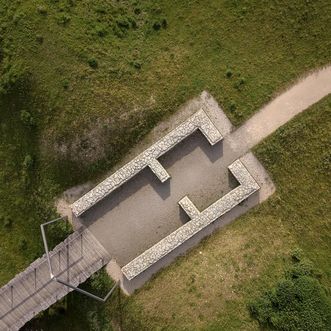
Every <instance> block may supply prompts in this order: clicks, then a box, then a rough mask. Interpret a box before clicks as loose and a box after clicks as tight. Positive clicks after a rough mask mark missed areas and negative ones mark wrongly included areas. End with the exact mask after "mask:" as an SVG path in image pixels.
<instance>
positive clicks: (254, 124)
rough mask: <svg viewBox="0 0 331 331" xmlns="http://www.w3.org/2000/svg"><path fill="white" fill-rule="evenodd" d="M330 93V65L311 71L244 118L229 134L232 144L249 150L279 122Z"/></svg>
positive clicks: (275, 127)
mask: <svg viewBox="0 0 331 331" xmlns="http://www.w3.org/2000/svg"><path fill="white" fill-rule="evenodd" d="M330 93H331V66H329V67H326V68H324V69H321V70H319V71H317V72H314V73H312V74H311V75H309V76H307V77H306V78H304V79H302V80H301V81H299V82H298V83H297V84H295V85H294V86H293V87H291V88H290V89H288V90H287V91H286V92H284V93H282V94H281V95H279V96H278V97H276V98H275V99H274V100H272V101H271V102H270V103H268V104H267V105H266V106H265V107H263V108H262V109H261V110H259V111H258V112H257V113H256V114H255V115H253V116H252V117H251V118H250V119H249V120H247V121H246V122H245V123H244V124H243V125H242V126H241V127H239V129H238V130H236V131H235V132H234V133H233V135H232V148H233V149H235V150H244V149H246V150H249V149H251V148H252V147H253V146H255V145H256V144H258V143H259V142H260V141H262V140H263V139H264V138H266V137H267V136H268V135H270V134H271V133H273V132H274V131H275V130H276V129H278V128H279V127H280V126H282V125H284V124H285V123H286V122H288V121H289V120H291V119H292V118H293V117H294V116H296V115H297V114H299V113H301V112H302V111H304V110H305V109H307V108H308V107H310V106H311V105H313V104H314V103H316V102H317V101H319V100H320V99H322V98H323V97H325V96H326V95H328V94H330Z"/></svg>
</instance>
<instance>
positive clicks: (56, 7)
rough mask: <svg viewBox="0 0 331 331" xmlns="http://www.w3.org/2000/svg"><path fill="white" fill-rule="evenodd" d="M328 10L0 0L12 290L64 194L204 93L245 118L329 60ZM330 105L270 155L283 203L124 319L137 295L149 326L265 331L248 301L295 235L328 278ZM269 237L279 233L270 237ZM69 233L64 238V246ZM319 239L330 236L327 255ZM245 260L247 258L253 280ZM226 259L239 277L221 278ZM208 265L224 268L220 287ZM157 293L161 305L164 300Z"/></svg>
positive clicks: (2, 225)
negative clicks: (257, 330)
mask: <svg viewBox="0 0 331 331" xmlns="http://www.w3.org/2000/svg"><path fill="white" fill-rule="evenodd" d="M329 9H330V2H329V1H327V0H318V1H301V0H295V1H290V2H289V1H285V0H272V1H266V0H264V1H258V0H254V1H244V0H243V1H228V0H223V1H216V0H212V1H209V2H208V5H206V3H205V1H188V0H184V1H180V2H176V3H174V2H173V1H166V0H160V1H157V2H155V1H150V0H147V1H144V2H137V1H130V0H125V1H107V2H105V1H101V0H95V1H76V0H48V1H44V0H25V1H19V0H12V1H7V0H0V236H1V242H0V283H1V284H4V283H5V282H7V281H8V280H9V279H10V278H12V277H13V276H14V275H15V274H16V273H17V272H18V271H20V270H22V269H23V268H24V267H26V266H27V265H28V264H29V263H30V262H31V261H32V260H34V259H35V258H36V257H37V256H39V255H40V254H41V253H42V252H43V248H42V241H41V237H38V235H37V234H38V233H39V224H40V223H41V222H44V221H47V220H50V219H52V218H53V217H55V216H56V212H55V210H54V207H53V205H54V198H55V197H56V196H57V195H58V194H60V193H61V192H62V191H63V190H64V189H66V188H68V187H69V186H71V185H74V184H77V183H80V182H83V181H86V180H88V179H93V178H96V176H98V175H100V174H101V173H102V172H103V171H105V170H108V169H109V168H110V167H111V166H112V165H114V164H115V163H116V162H118V160H119V159H120V158H121V157H122V156H123V154H124V153H125V152H127V150H128V149H129V148H130V146H132V144H134V143H136V142H137V141H139V139H141V137H142V136H143V135H145V134H146V133H147V132H148V131H149V130H150V129H151V128H152V127H153V126H154V125H155V123H156V122H158V121H159V120H161V119H162V118H164V117H165V116H167V115H169V114H170V113H172V112H174V111H175V110H177V109H178V106H179V105H180V104H182V103H183V102H185V101H187V100H188V99H189V98H190V97H192V96H196V95H198V94H199V93H201V91H202V90H204V89H207V90H208V91H209V92H211V93H212V94H213V96H214V97H216V99H217V100H218V101H219V102H220V104H221V105H222V107H223V108H224V110H225V111H226V113H227V114H228V115H229V117H230V118H231V120H232V121H233V122H234V123H235V124H239V123H242V122H243V121H244V120H245V119H247V118H248V117H249V116H250V115H251V114H252V113H253V112H255V111H256V110H257V109H258V108H259V107H261V106H262V105H263V104H264V103H266V102H267V101H268V100H269V99H270V98H271V97H272V96H273V95H274V94H275V93H278V92H279V91H280V90H281V89H283V88H285V87H286V86H287V85H288V84H289V83H290V82H292V81H293V80H295V79H297V78H298V77H299V76H300V75H302V74H304V73H306V72H307V71H309V70H312V69H314V68H318V67H320V66H322V65H325V64H327V63H328V62H329V61H330V55H331V47H330V46H331V44H330V39H329V30H328V26H330V23H331V22H330V19H331V18H330V15H326V14H325V13H326V12H327V11H328V10H329ZM326 108H327V104H326V103H324V104H322V106H320V107H319V108H318V109H317V112H318V113H319V114H320V117H315V116H313V115H304V116H310V117H309V121H311V122H312V123H314V124H315V125H316V126H320V128H321V129H319V130H320V131H319V130H318V131H317V130H316V129H315V126H312V127H311V125H310V124H309V123H310V122H309V121H308V120H305V119H306V117H302V118H303V120H301V121H300V123H301V124H300V125H301V127H299V128H298V129H296V125H294V124H292V126H289V127H287V129H286V130H284V131H280V133H278V136H277V137H279V135H282V137H281V138H275V139H274V140H272V139H271V140H270V139H269V141H268V142H267V143H266V144H263V145H262V146H261V147H260V149H259V150H258V154H259V156H260V157H261V158H263V160H264V163H265V165H266V167H267V169H268V170H270V171H271V172H272V174H273V175H274V177H275V180H276V182H277V184H278V187H279V191H278V192H277V194H276V196H275V197H274V198H273V199H272V200H271V201H270V202H268V203H267V204H264V205H263V206H261V207H260V208H259V209H258V210H257V211H254V212H252V213H250V214H249V215H248V216H245V217H244V218H242V219H241V221H239V222H237V223H236V224H235V225H234V226H233V227H232V226H231V227H229V228H228V229H227V230H226V231H224V233H223V234H219V235H218V236H217V237H215V239H210V240H209V241H206V242H205V243H204V244H203V245H202V247H200V248H199V249H203V247H204V245H209V246H208V252H209V250H211V253H210V254H209V253H208V254H207V253H205V254H201V255H197V257H198V258H195V259H194V260H195V261H197V262H194V265H195V266H196V269H197V270H196V271H195V273H196V274H195V273H194V272H193V270H192V256H194V254H197V252H198V251H197V250H196V251H193V252H192V253H191V255H189V256H188V257H186V258H183V259H181V260H179V261H178V262H177V263H176V264H175V265H174V266H173V267H171V268H169V269H168V270H167V271H166V272H164V273H162V274H161V275H160V276H159V277H158V280H157V281H155V282H152V283H151V285H149V286H150V288H149V289H148V288H147V289H144V290H143V291H141V292H140V293H139V294H138V295H137V297H136V298H135V299H133V300H130V301H129V303H126V301H125V307H124V308H123V315H125V317H123V323H127V321H129V320H131V321H132V323H131V324H132V325H137V324H135V323H137V321H138V317H137V316H138V315H139V314H140V313H138V308H137V309H136V308H134V307H136V306H135V305H136V304H137V305H138V307H140V306H141V310H142V311H144V316H147V318H146V320H143V321H142V322H143V323H144V327H145V326H146V328H147V327H149V326H151V327H154V326H155V327H156V328H157V327H159V326H160V325H161V326H162V327H163V326H165V325H169V328H170V329H171V330H175V329H176V328H181V329H183V328H186V327H191V330H192V329H194V328H200V327H205V326H206V325H207V324H208V323H207V321H208V320H211V316H215V314H216V315H217V316H218V314H220V312H221V311H222V312H223V311H224V312H225V313H224V314H223V313H222V314H220V315H219V316H218V317H217V318H216V319H217V321H216V322H215V323H216V324H215V325H216V326H215V327H214V326H213V325H211V326H208V327H210V328H211V329H212V328H214V329H216V330H217V328H218V329H219V325H223V326H224V328H225V329H228V330H230V329H231V328H232V329H238V328H239V327H242V328H247V329H249V328H254V326H255V325H256V324H254V322H252V320H251V319H250V318H249V317H248V316H247V311H246V308H245V307H246V306H245V304H246V303H245V302H244V301H245V300H244V299H243V298H244V297H245V298H246V297H247V298H248V297H252V296H251V293H253V294H254V295H255V294H256V293H257V292H258V291H259V290H260V287H261V288H262V287H263V285H268V286H269V285H270V284H272V283H273V282H275V281H276V278H277V276H279V274H280V269H281V268H282V266H283V264H284V262H283V260H282V258H281V257H282V256H285V255H284V254H286V253H287V251H288V249H290V247H291V246H292V242H293V244H294V243H295V242H296V241H297V240H298V238H306V241H304V242H302V243H300V246H301V247H302V248H303V249H304V250H305V251H309V252H310V253H309V258H310V259H311V260H313V261H314V263H315V264H316V265H317V266H318V267H321V269H322V271H323V275H324V277H323V279H322V282H324V283H325V284H326V285H329V277H330V271H328V269H327V267H326V264H327V263H326V252H327V249H329V248H330V247H329V246H328V244H327V239H330V238H329V237H327V236H328V234H327V231H322V230H325V229H329V225H328V223H327V221H326V217H327V216H328V215H330V213H329V209H328V206H327V204H326V201H328V200H327V197H328V194H329V192H328V190H327V188H328V185H327V184H326V182H327V179H328V178H329V177H326V175H325V174H324V173H325V172H326V171H330V162H329V161H330V153H329V152H326V151H327V150H328V147H329V146H327V133H326V132H327V131H325V130H327V118H326V117H327V116H328V114H329V113H328V112H327V110H326ZM310 114H311V113H310ZM295 123H296V122H295ZM302 123H304V124H302ZM297 125H299V124H297ZM308 127H309V128H311V129H312V132H314V134H315V136H314V135H311V134H310V133H309V132H306V131H307V130H308ZM323 128H324V129H323ZM296 130H297V131H296ZM283 136H284V137H283ZM315 137H319V138H320V139H321V141H320V140H318V139H317V138H315ZM277 139H279V140H277ZM283 141H286V142H287V145H283ZM292 141H293V142H295V143H293V145H291V146H289V142H292ZM303 141H304V142H305V143H303ZM287 150H289V151H291V152H292V153H294V154H293V155H294V156H290V154H287ZM299 151H301V152H302V154H305V153H306V154H305V157H304V156H303V155H302V154H300V152H299ZM307 156H309V158H308V160H307ZM312 156H313V157H312ZM292 157H293V158H295V160H294V159H292ZM288 160H289V161H290V162H289V164H291V165H292V166H293V167H294V168H295V170H293V169H291V168H288V165H287V164H285V162H287V161H288ZM317 161H319V162H317ZM304 164H305V165H304ZM299 173H300V174H301V175H302V176H301V177H300V178H298V174H299ZM299 182H300V183H301V184H302V185H303V186H304V187H302V186H299V185H298V183H299ZM294 188H295V191H294ZM315 189H316V190H317V192H316V194H315V195H314V196H312V197H311V196H310V193H311V191H312V190H315ZM314 192H315V191H314ZM293 193H295V194H294V195H293ZM322 204H324V205H323V206H322ZM318 215H319V216H318ZM246 224H249V226H248V225H246ZM268 230H270V232H271V234H272V233H278V234H279V236H278V235H277V237H276V236H275V237H272V238H270V236H267V233H269V232H268ZM254 231H255V237H254V233H253V232H254ZM266 232H267V233H266ZM63 233H65V231H63V229H62V230H59V231H54V232H53V235H52V238H53V239H54V240H53V241H54V243H55V242H56V241H57V240H60V239H61V237H62V235H63ZM246 233H250V236H251V237H249V236H248V237H247V238H246V237H245V234H246ZM259 233H263V234H264V235H263V236H262V238H260V237H257V234H259ZM317 233H318V234H321V235H319V236H318V237H317ZM271 234H270V235H271ZM247 235H248V234H247ZM280 236H283V237H282V238H281V239H280V238H279V237H280ZM217 238H218V239H217ZM230 239H231V240H230ZM213 240H214V241H213ZM309 240H313V241H314V242H319V243H320V245H319V246H318V247H317V248H316V247H315V248H314V247H312V244H311V242H310V241H309ZM224 242H225V245H224ZM270 242H271V245H270V247H269V246H268V245H269V244H270ZM267 244H268V245H267ZM220 247H222V249H224V251H223V250H220V249H219V248H220ZM261 247H263V249H264V252H262V253H261V250H260V249H259V248H261ZM255 250H258V251H259V253H261V255H260V256H259V257H258V258H256V254H257V253H256V252H255ZM194 252H195V253H194ZM212 252H214V254H213V253H212ZM225 252H227V254H225ZM235 253H236V254H235ZM228 256H230V257H231V258H230V259H227V257H228ZM202 258H204V260H201V259H202ZM199 259H200V260H201V261H200V260H199ZM199 261H200V262H199ZM179 264H180V270H182V271H178V270H179V267H178V266H179ZM241 264H244V265H246V264H247V270H246V271H245V272H244V273H243V275H241V274H239V273H238V270H241ZM220 266H223V267H224V268H225V269H223V271H224V272H226V273H227V274H229V275H231V277H232V278H231V277H230V278H228V277H225V273H224V274H222V275H221V276H220V271H219V268H220ZM176 268H177V269H176ZM199 268H201V270H200V269H199ZM191 270H192V271H191ZM199 270H200V271H199ZM202 270H204V273H207V274H210V275H214V277H215V278H214V279H211V280H209V281H211V282H212V284H213V287H212V289H211V288H210V287H209V286H207V285H208V283H206V281H207V280H204V277H205V276H204V273H203V272H202ZM252 270H254V271H252ZM275 270H276V271H277V272H275V273H274V271H275ZM175 271H176V272H175ZM223 271H222V273H223ZM250 272H253V274H252V273H250ZM255 273H256V275H255ZM277 273H278V275H277ZM169 274H170V275H172V276H173V277H172V279H171V277H170V280H171V281H169V278H168V277H169V276H167V275H169ZM176 274H179V275H181V278H178V276H174V275H176ZM258 275H261V276H259V277H258ZM216 276H217V277H216ZM250 277H252V278H253V279H255V278H256V279H259V283H255V282H254V281H253V280H252V279H250ZM254 277H255V278H254ZM242 278H244V279H242ZM166 279H167V281H166ZM175 280H177V281H178V285H177V286H176V287H174V289H170V284H172V282H173V281H175ZM163 282H167V283H169V285H167V284H165V283H163ZM158 284H159V285H158ZM197 284H205V289H204V290H203V291H202V290H201V288H200V285H197ZM226 284H227V285H228V287H226V286H225V285H226ZM216 285H217V286H218V287H217V288H215V286H216ZM159 286H161V288H160V289H158V287H159ZM230 286H232V287H233V288H231V290H230ZM236 286H237V287H236ZM157 289H158V291H159V293H160V295H159V294H158V297H160V298H161V297H162V300H161V301H160V302H157V303H155V301H154V300H155V298H154V297H153V295H154V294H153V293H157V292H154V290H155V291H156V290H157ZM175 290H176V291H178V293H181V294H182V295H179V294H176V293H177V292H175ZM165 291H167V293H166V292H165ZM172 291H173V292H172ZM171 293H173V295H170V294H171ZM72 297H75V295H73V296H72ZM73 300H76V299H73ZM77 300H79V299H77ZM148 302H149V303H148ZM199 302H200V303H199ZM201 302H204V306H203V307H201V306H199V305H201ZM158 304H159V305H160V310H159V311H158V313H157V314H156V313H155V310H154V309H156V306H157V305H158ZM177 304H178V305H177ZM234 304H239V308H235V307H234V306H233V305H234ZM139 305H140V306H139ZM84 307H85V308H86V309H87V310H88V309H89V305H88V304H86V306H84ZM126 307H127V308H126ZM196 307H199V312H198V313H196V311H198V309H196ZM85 308H82V309H85ZM91 309H92V308H91ZM125 309H127V310H128V311H129V313H128V314H125ZM215 309H217V311H216V310H215ZM92 310H93V309H92ZM92 310H91V311H92ZM231 311H232V312H231ZM235 311H238V312H239V316H237V314H235ZM150 316H154V317H153V318H151V317H150ZM68 319H70V318H69V317H68ZM153 319H155V320H153ZM66 323H69V324H68V325H70V327H71V330H75V326H74V325H76V324H77V325H78V326H77V329H78V330H81V329H82V327H81V324H79V323H78V322H77V323H72V324H70V322H69V320H66ZM227 323H228V324H227ZM252 325H254V326H252ZM175 326H176V327H175ZM140 330H143V328H140Z"/></svg>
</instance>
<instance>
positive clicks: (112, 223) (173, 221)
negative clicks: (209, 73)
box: [58, 66, 331, 266]
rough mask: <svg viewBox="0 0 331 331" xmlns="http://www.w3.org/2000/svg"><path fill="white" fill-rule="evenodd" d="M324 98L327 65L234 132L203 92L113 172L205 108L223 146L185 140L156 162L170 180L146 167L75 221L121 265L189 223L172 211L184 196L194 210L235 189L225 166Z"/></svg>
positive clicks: (329, 87) (265, 192) (73, 193)
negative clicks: (220, 134) (82, 225)
mask: <svg viewBox="0 0 331 331" xmlns="http://www.w3.org/2000/svg"><path fill="white" fill-rule="evenodd" d="M329 93H331V66H330V67H327V68H324V69H321V70H320V71H317V72H315V73H312V74H310V75H309V76H307V77H306V78H304V79H302V80H300V81H299V82H298V83H297V84H295V85H294V86H293V87H292V88H290V89H288V90H287V91H286V92H284V93H282V94H281V95H279V96H278V97H276V98H275V99H274V100H273V101H272V102H270V103H269V104H267V105H266V106H265V107H263V108H262V109H261V110H260V111H258V112H257V113H256V114H255V115H254V116H252V117H251V118H250V119H249V120H248V121H247V122H246V123H244V124H243V125H242V126H241V127H239V128H238V129H237V130H234V128H233V127H232V125H231V123H230V122H229V121H228V119H227V118H226V117H225V115H224V114H223V112H222V111H221V109H220V108H219V107H218V105H217V104H216V102H215V101H214V99H213V98H211V97H210V96H209V95H208V93H206V92H204V93H202V95H201V96H200V97H199V98H196V99H194V100H191V101H190V102H188V103H187V104H186V105H184V106H183V107H182V108H181V109H180V110H179V111H178V112H177V113H176V114H174V115H173V116H172V117H171V118H169V119H168V120H166V121H164V122H163V123H161V124H160V125H158V126H157V127H156V128H155V129H154V130H153V131H152V132H151V133H150V134H149V135H148V136H147V137H146V138H145V139H144V140H143V142H141V143H140V144H139V145H138V146H137V147H135V148H134V149H133V150H132V152H131V153H129V155H128V156H127V157H126V158H125V159H124V160H123V161H122V162H121V164H119V165H118V166H117V167H116V168H114V169H112V172H114V171H115V170H116V169H117V168H119V167H120V166H121V165H123V164H124V163H126V162H127V161H128V160H130V159H132V158H133V157H134V156H135V155H137V154H139V153H140V152H141V151H143V150H144V149H145V148H146V147H148V146H150V145H151V144H152V143H153V142H155V141H156V140H157V139H159V138H160V137H163V136H164V135H165V134H166V133H167V132H169V131H170V130H171V129H173V128H174V127H176V126H177V125H178V124H180V123H181V122H183V121H184V120H185V119H186V118H187V117H188V116H189V115H191V114H192V113H193V112H195V111H196V110H198V109H199V108H200V107H201V106H206V105H207V108H209V109H211V110H212V111H209V110H207V113H208V115H209V116H210V117H211V118H212V119H213V120H214V121H215V123H216V124H217V127H218V128H219V130H220V131H221V133H222V134H223V136H224V139H223V141H222V142H220V143H218V144H216V145H215V146H210V145H209V144H208V142H207V140H206V139H205V138H204V137H203V136H202V135H201V134H200V133H196V134H194V135H192V136H191V137H188V138H187V139H186V140H185V141H183V142H182V143H181V144H179V145H178V146H177V147H176V148H174V149H173V150H171V151H170V152H168V153H167V154H165V155H164V156H162V158H160V162H161V164H162V165H163V166H164V167H165V168H166V170H167V171H168V172H169V173H170V175H171V179H170V180H169V181H168V182H166V183H164V184H162V183H160V182H159V181H158V179H157V178H156V177H155V176H154V175H153V174H152V172H151V171H150V170H148V169H146V170H145V171H143V172H141V173H140V174H138V175H137V176H136V177H134V178H133V179H132V180H130V181H129V182H128V183H126V184H125V185H123V186H122V187H121V188H120V189H119V190H117V191H115V192H114V193H113V194H111V195H110V196H109V197H108V198H106V199H104V200H103V201H102V202H100V203H98V204H97V205H96V206H95V207H94V208H92V209H91V210H90V211H88V212H87V213H85V214H84V215H83V217H81V218H80V219H79V220H78V221H79V222H81V223H82V224H84V225H86V226H88V227H89V229H90V230H91V231H92V233H93V234H94V235H95V236H96V237H97V239H98V240H99V241H100V242H101V243H102V244H103V245H104V247H105V248H106V249H107V250H108V252H109V253H110V254H111V255H112V256H113V257H114V259H115V260H116V261H117V263H118V264H119V265H120V266H123V265H124V264H126V263H127V262H129V261H130V260H132V259H133V258H134V257H136V256H138V255H139V254H140V253H142V252H143V251H144V250H146V249H147V248H149V247H151V246H152V245H153V244H155V243H156V242H158V241H159V240H160V239H162V238H163V237H165V236H166V235H167V234H169V233H171V232H172V231H174V230H175V229H177V228H178V227H180V226H181V225H182V224H183V223H185V222H187V221H188V220H189V219H188V218H187V216H186V215H185V213H184V212H182V211H181V210H180V208H179V206H178V201H179V200H180V199H181V198H182V197H183V196H185V195H186V194H187V195H188V196H189V197H190V198H191V200H192V202H193V203H194V204H195V205H196V206H197V207H198V208H199V209H200V210H202V209H204V208H205V207H207V206H208V205H209V204H211V203H212V202H214V201H215V200H217V199H218V198H220V197H221V196H222V195H224V194H225V193H227V192H228V191H229V190H231V189H232V188H233V187H234V186H235V185H236V183H235V181H234V180H233V178H231V176H229V172H228V170H227V166H228V165H229V164H230V163H231V162H233V161H234V160H235V159H237V158H239V157H242V156H243V155H245V154H246V153H247V152H248V151H249V150H250V149H251V148H252V147H253V146H254V145H256V144H257V143H259V142H260V141H261V140H263V139H264V138H265V137H267V136H268V135H270V134H271V133H273V132H274V131H275V130H276V129H277V128H279V127H280V126H282V125H283V124H285V123H286V122H288V121H289V120H291V119H292V118H293V117H294V116H296V115H297V114H299V113H300V112H302V111H303V110H305V109H307V108H308V107H309V106H311V105H312V104H314V103H316V102H317V101H319V100H320V99H322V98H323V97H324V96H326V95H328V94H329ZM207 108H206V109H207ZM215 114H216V115H215ZM249 155H250V154H248V156H245V158H246V162H249V164H250V167H251V169H249V170H250V171H252V172H254V171H255V170H256V169H257V168H259V167H260V165H259V164H258V162H257V161H256V160H254V157H252V156H249ZM260 170H261V169H260ZM262 170H263V169H262ZM260 173H261V172H260ZM256 175H257V176H258V172H257V173H256ZM263 180H266V181H267V184H266V187H265V188H263V189H262V190H261V192H260V193H259V196H258V197H257V198H256V197H252V199H250V201H248V202H246V205H245V204H243V205H242V206H241V207H240V208H239V212H238V211H237V212H232V213H229V215H228V216H226V217H225V219H227V220H228V221H230V220H232V219H233V218H235V217H236V216H238V215H239V214H240V213H243V212H244V211H245V210H246V209H247V208H250V207H251V206H252V205H254V204H256V203H258V202H259V201H262V200H264V198H266V197H267V196H269V195H270V194H271V193H272V192H273V186H272V183H270V182H268V178H267V175H266V176H265V178H264V179H262V181H261V182H263ZM91 187H92V184H88V185H85V186H80V187H79V188H74V189H72V190H69V191H67V192H66V199H65V200H66V201H69V202H72V201H74V200H75V199H77V198H78V197H80V196H81V195H82V194H83V193H84V192H86V191H88V190H89V189H90V188H91ZM58 207H59V209H60V211H61V212H62V213H64V214H65V213H68V212H69V210H68V203H67V202H64V200H60V203H59V206H58ZM231 215H233V217H231Z"/></svg>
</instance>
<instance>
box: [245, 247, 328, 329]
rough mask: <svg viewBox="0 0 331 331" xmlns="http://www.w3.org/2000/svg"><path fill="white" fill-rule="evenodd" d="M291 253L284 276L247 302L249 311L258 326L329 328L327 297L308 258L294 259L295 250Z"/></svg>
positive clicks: (296, 254)
mask: <svg viewBox="0 0 331 331" xmlns="http://www.w3.org/2000/svg"><path fill="white" fill-rule="evenodd" d="M292 256H293V254H292ZM294 256H295V258H294V259H293V266H292V267H291V269H290V270H289V271H288V272H287V273H286V274H285V277H284V278H283V279H281V280H280V281H279V282H278V283H277V284H276V286H275V287H274V288H273V289H271V290H269V291H267V292H266V293H265V294H264V295H262V296H261V297H260V298H258V299H256V300H254V301H253V302H251V303H250V304H249V306H248V307H249V310H250V313H251V315H252V317H253V318H255V319H257V320H258V322H259V323H260V324H261V326H264V327H269V328H272V329H275V330H291V331H292V330H293V331H295V330H307V331H314V330H316V331H317V330H321V331H323V330H329V329H328V327H329V326H330V325H331V299H330V297H329V296H327V294H326V293H327V292H326V289H325V288H324V287H323V286H322V285H321V283H320V282H319V281H318V280H317V279H316V278H315V277H314V269H313V265H312V262H311V261H309V260H307V259H302V258H301V257H300V258H299V260H298V258H297V257H298V252H294Z"/></svg>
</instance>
